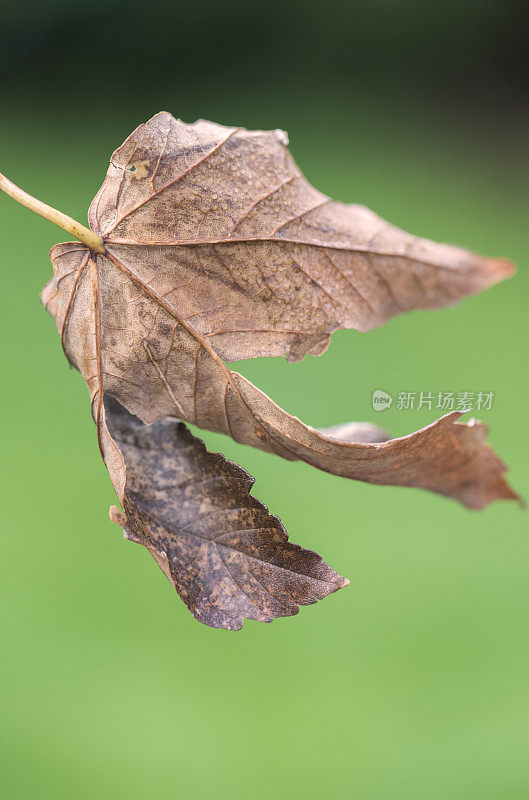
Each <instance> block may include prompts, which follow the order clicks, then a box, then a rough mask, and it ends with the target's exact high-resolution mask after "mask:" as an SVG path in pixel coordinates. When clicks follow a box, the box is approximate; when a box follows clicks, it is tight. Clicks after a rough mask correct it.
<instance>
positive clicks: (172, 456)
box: [105, 397, 348, 630]
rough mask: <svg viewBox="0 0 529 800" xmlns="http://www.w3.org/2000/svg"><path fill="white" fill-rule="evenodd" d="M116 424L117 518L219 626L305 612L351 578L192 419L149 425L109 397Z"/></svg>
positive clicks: (109, 416) (196, 608)
mask: <svg viewBox="0 0 529 800" xmlns="http://www.w3.org/2000/svg"><path fill="white" fill-rule="evenodd" d="M105 414H106V421H107V425H108V429H109V431H110V434H111V436H112V438H113V440H114V442H115V444H116V445H117V446H118V447H119V450H120V451H121V453H122V455H123V458H124V462H125V465H126V476H127V477H126V486H125V490H124V493H123V495H122V497H120V500H121V502H122V505H123V508H124V512H125V514H122V513H121V512H119V511H118V510H117V509H115V507H114V508H113V509H112V510H111V518H112V519H113V520H114V521H115V522H117V523H119V524H120V525H122V526H123V528H124V531H125V536H126V537H127V538H128V539H131V540H132V541H135V542H138V543H139V544H142V545H144V546H145V547H146V548H147V549H148V550H149V552H150V553H151V554H152V556H153V557H154V559H155V561H156V562H157V563H158V565H159V566H160V568H161V569H162V570H163V572H164V573H165V575H166V576H167V578H169V580H170V581H171V583H172V584H173V586H174V587H175V589H176V590H177V592H178V594H179V595H180V597H181V598H182V600H183V601H184V602H185V604H186V605H187V607H188V608H189V610H190V611H191V613H192V614H193V615H194V616H195V618H196V619H198V620H199V621H200V622H203V623H205V624H206V625H210V626H212V627H214V628H227V629H229V630H238V629H239V628H241V627H242V624H243V621H244V619H245V618H246V619H253V620H257V621H259V622H271V621H272V620H273V619H274V617H287V616H292V615H294V614H297V613H298V611H299V605H309V604H311V603H315V602H316V601H317V600H320V599H321V598H322V597H325V596H326V595H328V594H330V593H331V592H336V591H337V590H338V589H341V588H342V587H343V586H345V585H346V584H347V583H348V581H347V580H346V579H344V578H342V577H340V575H338V574H337V573H336V572H335V571H334V570H333V569H331V567H329V566H328V565H327V564H325V563H324V562H323V561H322V560H321V558H320V556H319V555H318V554H317V553H313V552H312V551H311V550H306V549H304V548H302V547H298V546H297V545H295V544H292V543H290V542H289V541H288V537H287V534H286V532H285V529H284V528H283V526H282V524H281V522H280V521H279V519H278V518H277V517H274V516H272V515H271V514H269V512H268V509H267V508H266V507H265V506H264V505H263V504H262V503H260V502H259V501H258V500H256V499H255V498H254V497H252V495H251V494H250V490H251V488H252V486H253V483H254V481H253V478H252V477H251V476H250V475H248V473H247V472H245V471H244V470H243V469H241V467H239V466H237V465H236V464H234V463H232V462H230V461H227V460H226V459H225V458H224V457H223V456H221V455H219V454H216V453H215V454H214V453H208V451H207V450H206V448H205V447H204V444H203V442H201V441H200V440H199V439H197V438H195V437H194V436H192V435H191V433H190V432H189V431H188V430H187V429H186V427H185V425H183V423H181V422H178V421H177V420H175V419H171V418H165V419H163V420H160V421H159V422H157V423H155V424H154V425H152V426H150V427H147V426H145V425H144V424H143V423H142V422H141V421H140V420H139V419H137V418H136V417H133V416H132V415H131V414H129V413H128V412H127V411H126V410H125V409H124V408H123V407H122V406H120V405H119V403H117V402H116V401H115V400H113V399H112V398H110V397H108V398H105Z"/></svg>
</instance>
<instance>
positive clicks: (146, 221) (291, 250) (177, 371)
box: [42, 113, 517, 627]
mask: <svg viewBox="0 0 529 800" xmlns="http://www.w3.org/2000/svg"><path fill="white" fill-rule="evenodd" d="M286 144H287V142H286V136H285V134H283V133H282V132H280V131H274V132H262V131H257V132H251V131H247V130H245V129H238V128H225V127H223V126H220V125H214V124H212V123H209V122H205V121H203V120H200V121H199V122H196V123H195V124H193V125H186V124H184V123H182V122H181V121H179V120H175V119H174V118H173V117H172V116H171V115H169V114H166V113H161V114H157V115H156V116H155V117H153V118H152V119H151V120H149V121H148V122H147V123H145V124H144V125H140V126H139V127H138V128H137V129H136V130H135V131H134V132H133V133H132V134H131V135H130V136H129V138H128V139H127V140H126V141H125V143H124V144H123V145H122V146H121V147H120V148H118V150H116V152H115V153H114V154H113V156H112V159H111V162H110V166H109V169H108V173H107V177H106V179H105V182H104V183H103V186H102V187H101V189H100V191H99V193H98V194H97V196H96V197H95V199H94V201H93V202H92V205H91V207H90V211H89V222H90V227H91V230H92V231H93V234H96V235H97V237H101V238H98V242H102V244H101V246H100V247H99V246H98V247H97V248H93V249H89V247H87V246H86V245H84V244H81V243H80V242H68V243H65V244H60V245H56V246H55V247H54V248H53V249H52V251H51V260H52V264H53V269H54V277H53V279H52V280H51V281H50V283H49V284H48V285H47V286H46V287H45V289H44V291H43V294H42V300H43V303H44V304H45V306H46V308H47V309H48V310H49V311H50V313H51V314H52V315H53V316H54V318H55V320H56V323H57V329H58V331H59V333H60V336H61V341H62V344H63V347H64V350H65V353H66V355H67V357H68V359H69V361H70V363H71V364H73V365H74V366H76V367H77V368H78V369H79V370H80V371H81V372H82V374H83V377H84V379H85V381H86V383H87V385H88V388H89V391H90V396H91V401H92V411H93V415H94V418H95V420H96V422H97V430H98V438H99V445H100V448H101V451H102V454H103V457H104V459H105V462H106V464H107V466H108V469H109V472H110V474H111V477H112V480H113V482H114V486H115V488H116V492H117V494H118V497H120V498H121V499H122V500H123V503H124V508H125V517H126V521H125V517H123V518H122V517H121V516H119V515H118V516H116V515H115V519H116V520H117V521H121V522H124V524H125V526H126V529H127V531H128V535H129V536H130V537H131V538H134V539H135V540H137V541H141V542H142V543H143V544H145V546H147V547H148V548H149V549H150V551H151V552H152V554H153V555H154V556H155V558H156V560H157V561H158V563H159V564H160V566H161V567H162V569H163V570H164V572H165V573H166V574H167V575H168V577H170V579H171V581H172V582H173V583H174V584H175V586H176V588H177V589H178V591H179V592H180V594H181V595H182V596H183V597H184V599H185V601H186V603H187V604H188V606H189V607H190V608H191V610H192V611H193V613H195V615H196V616H197V617H198V618H200V619H202V621H205V622H207V623H208V624H213V625H220V626H223V627H240V624H242V619H243V617H245V616H246V617H250V618H253V619H257V618H262V619H264V618H266V619H268V618H271V617H272V616H277V615H279V614H280V613H281V612H280V607H279V606H278V605H270V604H271V603H272V600H270V598H269V599H268V600H266V599H265V595H264V594H262V593H260V592H261V590H260V589H258V588H257V589H256V588H255V586H254V585H253V584H252V587H253V588H251V589H248V590H249V594H250V596H248V594H246V599H244V596H243V595H244V594H245V593H246V589H247V588H248V586H247V585H246V584H244V587H243V588H242V594H241V593H240V592H239V591H238V590H237V589H236V582H237V581H239V582H240V581H241V580H242V578H241V572H240V570H244V569H248V563H247V559H248V558H249V551H248V549H246V550H245V549H244V548H245V547H246V548H247V547H248V546H249V545H248V543H249V542H250V539H249V538H248V537H249V534H248V530H247V529H248V526H247V522H248V520H249V519H250V518H251V516H252V514H257V516H258V517H259V520H260V523H259V524H260V525H261V523H262V527H263V528H264V529H266V530H267V531H273V537H274V538H273V542H274V543H275V544H274V546H275V547H276V548H279V550H276V551H274V552H275V555H272V556H271V558H272V559H276V560H275V561H274V564H273V565H272V566H271V562H270V559H268V561H269V563H268V567H267V570H268V571H267V572H266V575H265V574H264V573H262V572H260V573H259V576H258V579H259V581H261V584H262V585H263V590H264V591H266V592H268V591H269V592H270V593H271V595H272V596H273V597H275V600H277V601H278V602H279V597H278V596H277V595H276V592H279V594H280V595H281V597H283V594H284V593H286V594H289V597H290V600H289V601H288V602H287V601H286V600H285V599H284V598H283V600H282V601H281V602H284V605H283V606H282V607H283V610H284V613H287V611H286V609H289V611H288V613H294V610H293V609H294V607H296V605H297V604H299V603H304V602H312V601H313V600H315V599H317V597H319V596H323V595H324V594H327V593H328V592H329V591H333V590H334V589H336V588H339V585H342V583H340V581H342V582H343V579H341V578H339V576H337V575H336V573H334V572H333V571H332V570H331V571H330V572H327V570H330V568H329V567H327V566H326V565H324V564H323V562H321V560H320V559H319V557H318V556H316V555H315V554H312V555H307V553H309V551H301V550H300V551H299V553H300V554H301V553H303V556H301V555H300V561H299V563H300V564H302V565H303V569H305V568H306V570H309V569H310V570H316V572H311V573H310V575H311V580H312V578H316V573H317V572H318V570H321V571H322V572H321V575H327V578H325V580H324V581H323V583H321V584H317V586H318V587H319V589H316V588H315V587H314V586H313V584H312V583H311V582H310V581H309V578H308V577H307V578H306V580H307V581H308V582H306V583H304V584H303V587H304V588H300V586H301V584H299V583H292V580H293V579H291V578H290V577H289V578H288V580H287V583H286V584H285V583H283V584H281V586H282V587H283V588H282V589H281V591H279V589H278V586H279V585H280V584H279V583H278V582H277V580H278V579H277V576H276V572H277V569H276V568H278V567H279V566H280V565H284V564H285V563H286V561H285V559H286V560H287V561H288V558H290V555H291V554H292V553H293V552H294V551H293V550H292V549H291V548H294V547H295V546H294V545H288V544H286V538H285V537H286V535H285V533H284V531H283V529H282V527H281V525H280V523H279V522H278V521H277V520H276V518H275V517H271V516H270V515H268V512H267V511H266V509H264V507H262V506H261V505H260V504H259V503H258V501H257V500H255V499H254V498H252V497H251V496H250V495H249V489H250V488H251V479H250V478H249V477H247V476H246V474H245V473H243V472H242V471H241V470H240V469H239V468H238V467H235V465H229V464H228V462H225V461H224V460H223V459H222V458H221V457H220V456H213V455H211V454H207V453H206V451H205V450H204V448H203V446H202V445H200V444H198V443H197V440H194V439H193V438H192V437H191V435H190V434H189V433H188V432H186V430H185V428H183V426H182V425H179V424H178V423H176V422H175V421H174V420H171V419H166V418H167V417H173V418H174V417H176V418H179V419H181V420H186V421H188V422H190V423H193V424H196V425H197V426H199V427H202V428H206V429H208V430H212V431H221V432H223V433H225V434H227V435H229V436H231V437H233V439H235V440H236V441H238V442H241V443H244V444H249V445H253V446H255V447H258V448H260V449H262V450H267V451H269V452H272V453H275V454H277V455H280V456H282V457H283V458H286V459H290V460H296V459H301V460H303V461H305V462H307V463H308V464H312V465H313V466H315V467H318V468H319V469H322V470H325V471H327V472H331V473H334V474H336V475H342V476H345V477H349V478H355V479H357V480H362V481H366V482H369V483H374V484H392V485H400V486H415V487H420V488H423V489H429V490H432V491H435V492H439V493H441V494H444V495H446V496H448V497H453V498H455V499H457V500H459V501H460V502H462V503H463V504H464V505H466V506H468V507H469V508H474V509H479V508H483V507H484V506H485V505H487V504H488V503H490V502H492V501H493V500H498V499H516V498H517V495H516V494H515V492H514V491H513V490H512V489H511V488H510V487H509V485H508V484H507V483H506V481H505V478H504V474H505V466H504V465H503V463H502V462H501V461H500V459H499V458H498V456H497V455H496V454H495V453H494V451H493V450H492V449H491V448H490V447H489V446H488V445H487V443H486V441H485V438H486V428H485V427H484V426H483V425H482V424H481V423H480V422H479V421H476V420H471V421H470V422H468V423H466V424H463V423H461V422H459V421H458V420H459V417H460V416H461V413H462V412H452V413H449V414H447V415H446V416H444V417H442V418H441V419H438V420H436V421H435V422H433V423H431V424H430V425H428V426H427V427H425V428H423V429H421V430H419V431H416V432H415V433H412V434H409V435H408V436H403V437H401V438H398V439H390V438H389V437H388V435H387V434H386V433H385V432H384V431H382V430H381V429H380V428H377V426H375V425H371V424H370V423H346V424H345V425H338V426H335V427H334V428H330V429H326V430H320V431H318V430H316V429H315V428H312V427H310V426H309V425H306V424H305V423H303V422H301V421H300V420H299V419H297V418H296V417H293V416H292V415H290V414H288V413H287V412H286V411H284V410H283V409H281V408H279V406H277V405H276V404H275V403H274V402H273V401H272V400H271V399H270V398H269V397H267V396H266V395H265V394H264V393H263V392H261V391H260V390H259V389H258V388H257V387H256V386H254V385H253V384H252V383H250V382H249V381H248V380H246V379H245V378H244V377H243V376H242V375H240V374H238V373H237V372H234V371H231V370H230V369H229V368H228V367H227V366H226V363H225V362H227V361H233V360H239V359H246V358H252V357H256V356H279V355H285V356H286V357H287V359H288V360H289V361H294V360H297V359H301V358H303V357H304V356H305V355H306V354H308V353H310V354H312V355H320V354H321V353H323V352H324V350H325V349H326V347H327V346H328V343H329V338H330V335H331V334H332V332H333V331H335V330H337V329H339V328H355V329H356V330H359V331H367V330H369V329H371V328H373V327H375V326H377V325H381V324H382V323H384V322H385V321H386V320H388V319H389V318H390V317H392V316H394V315H395V314H397V313H400V312H401V311H407V310H410V309H414V308H437V307H440V306H443V305H445V304H451V303H454V302H455V301H457V300H459V299H461V298H462V297H464V296H466V295H469V294H473V293H475V292H478V291H480V290H482V289H484V288H486V287H488V286H491V285H492V284H494V283H496V282H498V281H500V280H502V279H503V278H505V277H507V276H509V275H510V274H512V266H511V265H510V264H509V263H508V262H507V261H504V260H502V259H493V258H484V257H481V256H478V255H474V254H472V253H469V252H467V251H465V250H462V249H460V248H457V247H452V246H450V245H444V244H443V245H441V244H435V243H434V242H430V241H428V240H426V239H420V238H418V237H415V236H411V235H409V234H407V233H404V232H403V231H401V230H399V229H398V228H395V227H394V226H392V225H389V224H388V223H386V222H384V221H383V220H381V219H380V218H379V217H378V216H377V215H376V214H374V213H373V212H371V211H369V210H368V209H366V208H364V207H362V206H358V205H345V204H342V203H337V202H333V201H332V200H330V199H329V198H327V197H325V196H324V195H322V194H321V193H320V192H318V191H316V190H315V189H314V188H313V187H311V186H310V184H309V183H308V182H307V181H306V180H305V178H304V177H303V176H302V175H301V173H300V172H299V170H298V168H297V167H296V165H295V163H294V161H293V159H292V157H291V155H290V154H289V151H288V150H287V147H286ZM87 233H90V232H89V231H87ZM93 234H90V236H92V235H93ZM97 237H96V238H97ZM87 241H88V240H87ZM88 244H89V242H88ZM104 397H106V398H114V399H115V400H116V401H119V403H120V404H121V405H122V406H123V407H124V408H125V409H126V410H127V412H129V414H127V412H125V411H119V412H117V411H116V408H117V406H116V405H113V406H112V407H110V406H108V405H107V407H106V408H105V403H104V402H103V398H104ZM109 409H110V410H109ZM112 409H113V410H112ZM130 415H134V416H130ZM136 418H138V419H139V420H141V423H140V422H138V420H137V419H136ZM142 423H144V424H145V425H147V426H153V427H151V428H150V429H147V428H142V427H141V425H142ZM109 426H110V428H111V430H109ZM165 437H167V439H168V440H170V444H168V443H167V442H165V441H164V438H165ZM154 451H156V453H157V455H156V456H153V452H154ZM166 465H167V466H166ZM166 470H167V471H168V472H169V473H171V475H173V477H174V481H173V479H172V478H171V480H168V481H166V483H165V484H164V483H163V480H164V477H163V473H164V472H165V471H166ZM182 470H187V471H188V473H189V475H190V476H191V475H197V476H198V475H204V474H208V475H209V474H210V472H209V471H212V472H211V474H212V479H211V481H210V480H209V479H204V482H203V483H202V484H201V489H200V491H199V492H198V493H197V494H195V495H193V499H192V502H191V504H190V505H188V506H187V507H186V505H185V503H184V506H183V507H180V506H179V505H178V502H180V500H181V499H182V497H183V496H184V499H185V493H186V492H192V491H195V490H193V489H190V488H189V486H187V485H184V486H183V485H182ZM213 473H214V474H213ZM197 479H198V480H203V479H202V478H197ZM190 480H191V477H190ZM163 486H165V488H162V487H163ZM168 487H169V488H168ZM182 492H183V493H184V494H183V495H182ZM175 498H179V499H180V500H176V501H175ZM233 503H235V504H236V505H237V508H238V509H239V511H238V512H237V513H235V515H233V514H232V512H233V508H234V506H233V505H230V504H233ZM210 507H212V508H215V509H216V510H217V509H218V508H220V507H222V508H223V509H230V513H229V514H228V515H227V516H226V518H225V522H227V521H228V520H231V518H232V516H234V517H236V518H237V519H238V520H239V526H240V527H241V528H242V530H243V531H245V533H244V534H239V533H235V532H234V530H233V529H231V528H229V531H228V530H227V529H225V528H224V527H223V526H222V523H221V522H220V521H219V518H220V515H219V513H217V511H215V514H214V515H213V516H212V517H211V519H210V520H209V522H207V523H204V524H206V526H207V527H206V528H205V529H204V530H205V531H206V532H205V537H206V538H205V540H204V542H202V540H201V543H200V544H199V543H197V541H196V537H195V539H192V538H182V536H181V532H182V519H184V523H183V526H184V527H185V528H186V532H187V531H188V530H193V531H195V532H196V531H197V530H198V529H197V528H196V524H197V515H198V514H200V509H201V508H210ZM241 509H242V510H241ZM239 512H240V515H242V516H240V517H239V516H238V514H239ZM185 514H189V517H186V516H185ZM182 515H184V516H183V517H182ZM247 515H250V516H249V517H248V516H247ZM243 518H244V519H243ZM209 525H212V527H208V526H209ZM179 529H180V533H179V532H178V531H179ZM217 534H218V535H219V536H220V537H224V536H228V537H232V536H233V537H235V538H234V539H231V538H230V539H229V540H230V541H235V542H237V545H238V546H237V548H236V550H237V553H235V550H234V552H232V553H231V554H230V556H229V557H227V558H228V561H229V565H230V567H233V569H234V570H235V572H234V571H232V578H233V579H234V580H235V583H234V582H233V580H232V579H228V577H227V575H225V577H224V578H223V579H221V584H219V583H218V582H217V584H216V586H214V585H213V584H214V583H215V581H217V579H219V569H220V560H219V559H218V557H217V555H216V551H215V547H217V545H213V544H212V541H213V537H214V536H217ZM267 535H268V534H267ZM270 535H272V534H270ZM239 536H241V537H242V538H237V537H239ZM263 536H264V534H263ZM243 540H244V543H243ZM270 542H271V540H269V539H266V541H265V538H262V539H253V540H252V544H251V546H252V548H257V549H258V550H259V552H261V553H264V552H266V553H268V552H270V553H272V551H271V550H270V551H267V550H266V548H267V547H269V546H270V547H272V544H271V543H270ZM239 545H240V547H239ZM241 548H242V549H241ZM263 548H264V549H263ZM279 551H280V552H281V555H279V554H278V553H279ZM162 552H163V553H165V555H161V554H162ZM252 552H253V553H254V554H255V552H256V551H255V550H252ZM295 552H298V551H297V550H295ZM212 553H213V554H214V557H215V558H216V559H217V560H216V561H215V564H216V566H215V565H214V564H213V561H212V555H211V554H212ZM193 554H194V555H193ZM289 554H290V555H289ZM171 559H173V561H171ZM307 559H308V561H307ZM310 559H315V560H313V561H311V560H310ZM265 560H266V558H265ZM235 565H236V569H235ZM199 566H200V569H199ZM217 567H218V568H219V569H217ZM254 568H255V565H254ZM223 574H224V573H223ZM235 575H237V576H238V577H235ZM252 575H253V577H254V578H255V579H256V580H257V577H256V573H255V571H254V572H252ZM230 580H231V583H230V582H229V581H230ZM296 580H298V579H297V578H296ZM289 581H290V582H289ZM325 581H326V582H325ZM287 584H288V586H287ZM241 587H242V583H240V588H241ZM265 587H266V589H265ZM285 587H287V588H285ZM329 587H330V588H329ZM318 591H319V594H318ZM208 592H209V594H208ZM206 598H208V599H206Z"/></svg>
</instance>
